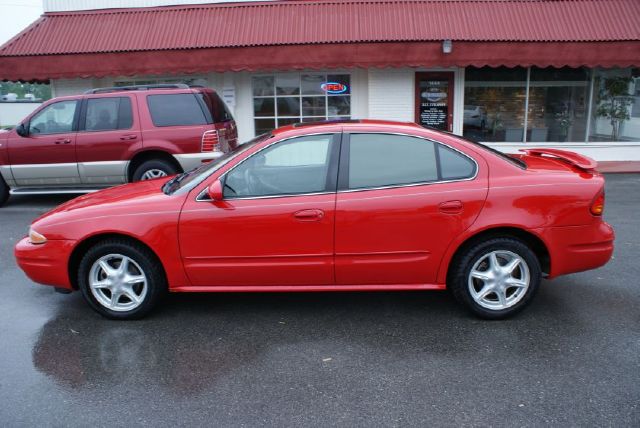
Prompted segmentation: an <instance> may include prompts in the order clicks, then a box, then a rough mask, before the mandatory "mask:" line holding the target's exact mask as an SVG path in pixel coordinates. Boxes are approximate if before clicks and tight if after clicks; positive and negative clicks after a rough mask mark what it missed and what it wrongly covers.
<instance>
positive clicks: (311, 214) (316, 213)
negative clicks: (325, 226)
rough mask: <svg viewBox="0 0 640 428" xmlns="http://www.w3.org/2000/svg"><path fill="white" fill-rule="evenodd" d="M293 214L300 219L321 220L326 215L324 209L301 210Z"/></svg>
mask: <svg viewBox="0 0 640 428" xmlns="http://www.w3.org/2000/svg"><path fill="white" fill-rule="evenodd" d="M293 216H294V217H295V218H296V219H297V220H300V221H319V220H322V218H323V217H324V211H322V210H316V209H312V210H301V211H297V212H295V213H293Z"/></svg>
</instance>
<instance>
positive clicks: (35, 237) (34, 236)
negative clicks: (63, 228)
mask: <svg viewBox="0 0 640 428" xmlns="http://www.w3.org/2000/svg"><path fill="white" fill-rule="evenodd" d="M29 242H31V243H32V244H44V243H45V242H47V238H46V237H45V236H44V235H41V234H39V233H38V232H36V231H35V230H33V229H29Z"/></svg>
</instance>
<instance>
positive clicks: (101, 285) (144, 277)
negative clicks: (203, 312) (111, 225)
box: [78, 238, 166, 319]
mask: <svg viewBox="0 0 640 428" xmlns="http://www.w3.org/2000/svg"><path fill="white" fill-rule="evenodd" d="M78 286H79V288H80V290H81V292H82V295H83V297H84V298H85V300H86V301H87V302H88V303H89V305H90V306H91V307H92V308H93V309H94V310H95V311H96V312H98V313H99V314H101V315H102V316H104V317H107V318H110V319H138V318H142V317H144V316H145V315H146V314H147V313H149V311H151V309H153V307H154V306H155V305H156V303H157V302H158V300H159V299H160V298H161V297H162V295H163V294H164V292H165V291H166V279H165V275H164V271H163V269H162V268H161V265H160V261H159V260H158V259H157V257H156V256H155V255H154V254H153V253H152V252H151V251H150V250H148V249H147V248H146V247H144V246H143V245H141V244H139V243H137V242H134V241H129V240H126V239H117V238H116V239H109V240H105V241H102V242H100V243H98V244H96V245H95V246H93V247H92V248H90V249H89V251H87V253H86V254H85V255H84V257H83V258H82V260H81V261H80V265H79V269H78Z"/></svg>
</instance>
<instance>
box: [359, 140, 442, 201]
mask: <svg viewBox="0 0 640 428" xmlns="http://www.w3.org/2000/svg"><path fill="white" fill-rule="evenodd" d="M349 145H350V149H349V174H348V175H349V180H348V186H349V188H350V189H362V188H374V187H386V186H397V185H403V184H413V183H424V182H429V181H436V180H438V168H437V159H436V152H435V150H436V148H435V144H434V143H433V142H432V141H428V140H425V139H422V138H416V137H410V136H404V135H392V134H352V135H351V137H350V143H349Z"/></svg>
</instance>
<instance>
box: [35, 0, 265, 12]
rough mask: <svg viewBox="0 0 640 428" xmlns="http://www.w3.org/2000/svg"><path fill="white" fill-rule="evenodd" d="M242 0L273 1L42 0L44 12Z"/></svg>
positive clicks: (222, 0)
mask: <svg viewBox="0 0 640 428" xmlns="http://www.w3.org/2000/svg"><path fill="white" fill-rule="evenodd" d="M238 1H242V2H243V3H244V2H251V1H261V2H262V1H273V0H44V1H43V2H42V3H43V6H44V11H45V12H60V11H70V10H92V9H113V8H124V7H154V6H174V5H184V4H206V3H233V2H238Z"/></svg>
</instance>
